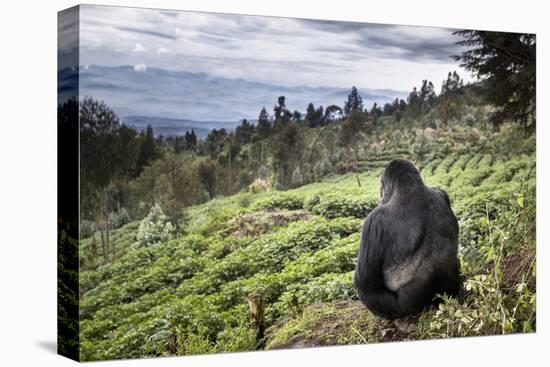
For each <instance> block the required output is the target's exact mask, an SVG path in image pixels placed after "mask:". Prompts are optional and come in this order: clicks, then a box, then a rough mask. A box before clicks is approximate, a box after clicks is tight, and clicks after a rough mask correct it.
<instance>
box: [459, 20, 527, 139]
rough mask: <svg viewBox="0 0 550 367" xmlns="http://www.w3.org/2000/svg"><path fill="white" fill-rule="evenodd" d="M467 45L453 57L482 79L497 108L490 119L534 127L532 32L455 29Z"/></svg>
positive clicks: (461, 42)
mask: <svg viewBox="0 0 550 367" xmlns="http://www.w3.org/2000/svg"><path fill="white" fill-rule="evenodd" d="M455 34H456V35H459V36H461V37H462V38H463V40H462V41H460V42H458V43H459V44H460V45H462V46H464V47H466V48H467V50H466V51H464V52H462V53H461V54H460V55H454V56H453V57H454V59H455V60H457V61H460V62H461V66H463V67H465V68H466V69H467V70H469V71H472V72H474V73H475V74H476V75H477V77H478V78H479V79H480V80H482V81H484V84H485V91H486V97H487V99H488V101H490V102H491V103H493V104H494V105H495V106H497V107H498V108H499V110H498V111H497V113H495V114H494V116H493V123H494V124H495V125H499V124H501V123H502V122H505V121H512V122H517V123H520V124H521V125H522V126H523V127H524V129H526V131H527V130H532V129H534V128H535V125H536V119H535V111H536V103H535V94H536V84H535V83H536V80H535V76H536V36H535V35H534V34H525V33H506V32H487V31H470V30H463V31H456V32H455Z"/></svg>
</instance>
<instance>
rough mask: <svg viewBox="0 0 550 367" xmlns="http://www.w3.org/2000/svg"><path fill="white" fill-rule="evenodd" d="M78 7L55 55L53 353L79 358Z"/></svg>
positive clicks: (63, 16)
mask: <svg viewBox="0 0 550 367" xmlns="http://www.w3.org/2000/svg"><path fill="white" fill-rule="evenodd" d="M78 47H79V7H73V8H70V9H67V10H64V11H61V12H59V13H58V49H57V51H58V52H57V62H58V65H57V78H58V80H57V83H58V84H57V182H58V184H57V190H58V191H57V213H58V216H57V351H58V353H59V354H61V355H63V356H65V357H68V358H70V359H74V360H80V352H79V345H80V343H79V316H78V305H79V292H78V277H79V273H78V271H79V261H78V242H79V141H78V140H79V126H78V62H79V49H78Z"/></svg>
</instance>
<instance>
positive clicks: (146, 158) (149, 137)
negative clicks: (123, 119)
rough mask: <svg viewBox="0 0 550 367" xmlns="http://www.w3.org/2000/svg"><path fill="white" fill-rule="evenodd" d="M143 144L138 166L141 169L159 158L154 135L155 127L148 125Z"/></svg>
mask: <svg viewBox="0 0 550 367" xmlns="http://www.w3.org/2000/svg"><path fill="white" fill-rule="evenodd" d="M143 138H144V140H143V143H142V144H141V149H140V152H139V158H138V166H139V168H140V169H141V168H142V167H143V166H145V165H147V164H149V163H150V162H151V161H152V160H153V159H155V158H157V151H156V146H155V136H154V134H153V127H152V126H151V125H147V128H146V129H145V134H143Z"/></svg>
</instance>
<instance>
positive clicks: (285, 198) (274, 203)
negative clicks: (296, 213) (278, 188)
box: [252, 194, 304, 210]
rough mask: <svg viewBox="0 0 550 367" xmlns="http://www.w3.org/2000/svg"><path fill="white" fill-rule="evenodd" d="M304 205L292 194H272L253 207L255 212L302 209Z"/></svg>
mask: <svg viewBox="0 0 550 367" xmlns="http://www.w3.org/2000/svg"><path fill="white" fill-rule="evenodd" d="M303 205H304V203H303V201H302V199H300V198H299V197H297V196H296V195H291V194H272V195H270V196H268V197H266V198H264V199H262V200H258V201H256V202H255V203H254V204H253V205H252V209H253V210H259V209H288V210H296V209H302V207H303Z"/></svg>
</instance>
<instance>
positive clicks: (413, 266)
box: [383, 254, 421, 292]
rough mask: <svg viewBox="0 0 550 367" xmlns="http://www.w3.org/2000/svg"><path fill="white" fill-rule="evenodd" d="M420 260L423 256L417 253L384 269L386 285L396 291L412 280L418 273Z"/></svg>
mask: <svg viewBox="0 0 550 367" xmlns="http://www.w3.org/2000/svg"><path fill="white" fill-rule="evenodd" d="M420 261H421V256H419V254H415V255H414V256H413V257H411V258H409V259H406V260H404V261H402V262H401V263H399V264H397V265H394V266H392V267H389V268H387V269H384V271H383V276H384V284H385V285H386V287H387V288H388V289H390V290H391V291H393V292H395V291H397V290H398V289H399V288H401V287H402V286H404V285H405V284H407V283H408V282H410V281H411V280H412V279H413V278H414V277H415V275H416V272H417V270H418V267H419V266H420Z"/></svg>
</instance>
